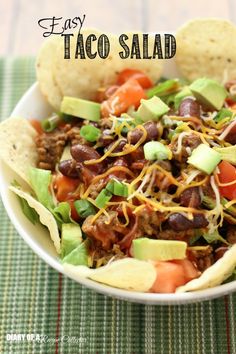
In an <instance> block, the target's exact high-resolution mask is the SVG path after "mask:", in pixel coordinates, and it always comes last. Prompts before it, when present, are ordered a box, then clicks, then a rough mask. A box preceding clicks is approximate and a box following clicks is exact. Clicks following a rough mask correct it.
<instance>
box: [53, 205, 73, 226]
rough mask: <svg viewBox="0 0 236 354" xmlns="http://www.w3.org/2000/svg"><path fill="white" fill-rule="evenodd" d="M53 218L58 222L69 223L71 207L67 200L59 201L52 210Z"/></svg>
mask: <svg viewBox="0 0 236 354" xmlns="http://www.w3.org/2000/svg"><path fill="white" fill-rule="evenodd" d="M52 213H53V215H54V217H55V219H56V220H57V221H58V222H59V223H60V224H63V223H65V224H66V223H70V222H71V217H70V214H71V209H70V204H69V203H68V202H61V203H59V204H58V205H57V206H56V207H55V208H54V209H53V211H52Z"/></svg>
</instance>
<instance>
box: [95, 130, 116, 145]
mask: <svg viewBox="0 0 236 354" xmlns="http://www.w3.org/2000/svg"><path fill="white" fill-rule="evenodd" d="M113 140H114V138H113V137H112V136H111V133H110V130H109V129H104V130H103V132H102V134H101V136H100V137H99V139H98V142H99V143H100V144H101V145H102V146H107V145H109V144H111V143H112V142H113Z"/></svg>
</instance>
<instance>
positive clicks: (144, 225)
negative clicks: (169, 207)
mask: <svg viewBox="0 0 236 354" xmlns="http://www.w3.org/2000/svg"><path fill="white" fill-rule="evenodd" d="M136 215H137V216H138V229H139V232H140V234H141V235H146V236H152V235H157V234H158V232H159V229H160V225H161V223H162V221H163V220H164V218H165V216H164V214H163V213H159V212H157V211H153V210H151V209H149V208H148V207H146V208H145V209H142V210H141V211H140V212H139V213H137V214H136Z"/></svg>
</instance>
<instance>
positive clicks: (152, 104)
mask: <svg viewBox="0 0 236 354" xmlns="http://www.w3.org/2000/svg"><path fill="white" fill-rule="evenodd" d="M169 109H170V108H169V107H168V106H167V105H166V104H165V103H164V102H163V101H162V100H161V99H160V98H159V97H157V96H153V97H152V98H149V100H144V99H142V100H141V105H140V106H139V108H138V110H137V115H138V117H140V118H141V119H142V121H145V122H146V121H148V120H154V121H155V120H156V121H157V120H159V118H160V117H161V116H163V115H164V114H166V113H167V112H168V111H169Z"/></svg>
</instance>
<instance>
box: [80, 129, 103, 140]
mask: <svg viewBox="0 0 236 354" xmlns="http://www.w3.org/2000/svg"><path fill="white" fill-rule="evenodd" d="M80 135H81V136H82V138H84V139H86V140H87V141H90V142H91V143H93V142H94V141H97V140H98V137H99V136H100V135H101V130H100V129H98V128H96V127H94V126H93V125H84V126H83V127H82V128H81V129H80Z"/></svg>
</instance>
